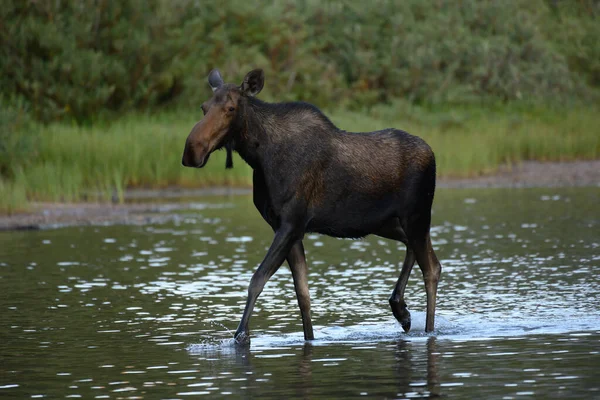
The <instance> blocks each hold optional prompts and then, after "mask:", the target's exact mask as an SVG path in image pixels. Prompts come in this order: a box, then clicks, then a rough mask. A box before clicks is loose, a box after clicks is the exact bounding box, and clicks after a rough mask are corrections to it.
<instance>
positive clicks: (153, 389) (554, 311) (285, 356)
mask: <svg viewBox="0 0 600 400" xmlns="http://www.w3.org/2000/svg"><path fill="white" fill-rule="evenodd" d="M433 221H434V227H433V229H432V239H433V242H434V247H435V249H436V252H437V254H438V257H439V259H440V260H441V262H442V265H443V271H442V280H441V282H440V287H439V297H438V313H437V316H438V317H437V324H436V330H435V332H434V333H433V334H429V335H426V334H424V333H423V330H424V324H425V321H424V310H425V293H424V288H423V284H422V281H421V273H420V271H419V269H418V267H416V266H415V269H414V271H413V274H412V276H411V279H410V281H409V284H408V288H407V292H406V298H407V302H408V306H409V309H410V310H411V312H412V315H413V324H412V331H411V332H410V333H409V334H404V333H403V332H402V330H401V328H400V326H399V324H398V323H397V322H396V321H395V320H394V318H393V316H392V314H391V311H390V310H389V306H388V304H387V299H388V297H389V295H390V293H391V291H392V288H393V286H394V284H395V282H396V279H397V278H398V274H399V270H400V264H401V261H402V259H403V257H404V246H403V245H402V244H400V243H395V242H392V241H389V240H384V239H380V238H377V237H369V238H367V239H365V240H360V241H351V240H340V239H332V238H328V237H324V236H320V235H307V236H306V238H305V247H306V251H307V257H308V260H309V264H310V277H309V285H310V291H311V297H312V299H313V302H312V310H313V323H314V325H315V337H316V340H315V341H314V342H311V343H305V342H304V340H303V336H302V324H301V321H300V315H299V311H298V308H297V304H296V299H295V295H294V292H293V283H292V279H291V274H290V272H289V270H288V269H287V267H285V266H284V267H282V268H281V269H280V270H279V271H278V273H277V274H276V275H275V276H274V277H273V278H272V279H271V281H269V283H268V284H267V286H266V288H265V290H264V292H263V293H262V294H261V296H260V298H259V300H258V304H257V307H256V309H255V313H254V316H253V318H252V320H251V329H252V332H251V334H252V344H251V346H250V348H249V349H248V348H236V347H235V346H234V345H233V343H232V340H231V336H232V331H233V330H235V328H236V327H237V323H238V321H239V318H240V317H241V313H242V311H243V307H244V304H245V296H246V289H247V285H248V282H249V280H250V277H251V276H252V272H253V270H254V269H255V268H256V266H257V265H258V264H259V263H260V261H261V259H262V257H263V256H264V254H265V252H266V249H267V248H268V246H269V244H270V241H271V239H272V232H271V230H270V228H268V226H267V225H266V224H265V223H264V222H263V221H262V220H261V219H260V216H259V215H258V213H257V212H256V210H255V209H254V207H253V205H252V201H251V197H250V196H232V197H207V198H204V199H198V200H197V202H196V203H195V204H193V205H192V207H191V208H190V209H189V210H182V211H181V212H180V214H178V217H177V218H175V220H174V221H172V222H169V223H165V224H155V225H145V226H126V225H118V226H91V227H90V226H86V227H70V228H61V229H54V230H45V231H38V232H0V310H1V311H0V321H1V325H0V357H1V363H0V396H2V397H3V398H37V397H47V398H77V397H81V398H113V399H117V398H121V399H136V398H169V399H172V398H189V397H190V396H200V395H207V396H209V397H211V398H212V397H228V396H235V397H244V398H245V397H249V398H289V397H300V398H327V399H329V398H336V397H338V398H354V397H361V396H366V397H370V398H419V397H420V398H423V397H436V396H444V397H448V398H474V397H476V398H507V399H508V398H523V397H527V396H529V397H533V398H582V399H589V398H600V372H598V366H600V354H599V353H600V345H599V343H600V342H599V340H600V286H599V283H600V189H598V188H578V189H554V188H553V189H518V190H517V189H490V190H486V189H476V190H467V189H464V190H452V189H446V190H439V191H438V193H437V196H436V200H435V203H434V216H433Z"/></svg>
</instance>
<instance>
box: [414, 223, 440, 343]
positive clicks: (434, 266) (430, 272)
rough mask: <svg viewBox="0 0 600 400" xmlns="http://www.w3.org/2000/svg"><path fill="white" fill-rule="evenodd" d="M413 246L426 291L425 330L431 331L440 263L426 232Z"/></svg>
mask: <svg viewBox="0 0 600 400" xmlns="http://www.w3.org/2000/svg"><path fill="white" fill-rule="evenodd" d="M413 248H414V251H415V255H416V258H417V262H418V263H419V267H420V268H421V272H423V281H424V282H425V291H426V293H427V318H426V322H425V332H431V331H433V327H434V322H435V303H436V296H437V287H438V282H439V280H440V275H441V273H442V265H441V264H440V262H439V261H438V259H437V257H436V255H435V253H434V251H433V247H432V246H431V238H430V236H429V233H427V235H426V236H425V238H424V239H422V240H418V241H415V243H414V245H413Z"/></svg>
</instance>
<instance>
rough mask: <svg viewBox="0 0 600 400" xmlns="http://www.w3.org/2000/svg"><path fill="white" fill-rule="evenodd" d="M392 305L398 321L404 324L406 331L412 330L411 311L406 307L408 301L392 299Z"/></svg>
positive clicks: (403, 327)
mask: <svg viewBox="0 0 600 400" xmlns="http://www.w3.org/2000/svg"><path fill="white" fill-rule="evenodd" d="M390 307H391V308H392V313H393V314H394V317H396V319H397V320H398V322H400V325H402V329H404V332H408V331H410V313H409V312H408V309H407V308H406V303H404V302H400V301H394V300H390Z"/></svg>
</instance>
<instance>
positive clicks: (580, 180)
mask: <svg viewBox="0 0 600 400" xmlns="http://www.w3.org/2000/svg"><path fill="white" fill-rule="evenodd" d="M569 186H595V187H599V188H600V160H596V161H575V162H552V163H540V162H524V163H522V164H521V165H519V166H516V167H513V168H508V167H503V168H501V169H500V171H499V172H498V173H497V174H495V175H490V176H482V177H476V178H468V179H439V181H438V187H440V188H486V187H490V188H500V187H504V188H511V187H513V188H522V187H569ZM250 193H251V189H236V188H210V189H197V190H184V189H179V188H172V189H168V190H137V189H136V190H130V191H128V192H127V193H126V195H125V198H126V201H127V203H125V204H110V203H109V204H102V203H83V204H57V203H37V204H33V207H32V210H31V211H30V212H29V213H23V214H16V215H10V216H0V230H26V229H48V228H56V227H60V226H68V225H104V224H148V223H161V222H167V221H171V220H176V219H178V218H182V215H181V213H182V212H184V210H190V209H192V210H193V209H194V208H197V205H198V201H197V200H196V201H195V202H191V201H187V202H186V201H185V199H191V198H196V199H197V198H199V197H205V196H223V195H240V194H250ZM174 199H177V201H175V200H174ZM182 199H183V200H182Z"/></svg>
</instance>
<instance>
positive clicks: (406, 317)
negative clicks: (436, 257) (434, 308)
mask: <svg viewBox="0 0 600 400" xmlns="http://www.w3.org/2000/svg"><path fill="white" fill-rule="evenodd" d="M375 233H376V234H377V235H379V236H381V237H384V238H386V239H392V240H397V241H399V242H402V243H404V244H405V245H406V256H405V257H404V262H403V263H402V271H401V272H400V277H399V278H398V281H397V282H396V286H395V287H394V290H393V291H392V295H391V296H390V300H389V302H390V307H391V309H392V313H393V314H394V317H396V319H397V320H398V322H400V325H402V329H404V331H405V332H408V331H409V330H410V312H408V309H407V307H406V303H405V301H404V290H405V289H406V284H407V283H408V277H409V276H410V272H411V271H412V268H413V266H414V265H415V253H414V252H413V250H412V249H411V248H410V246H409V245H408V238H407V237H406V233H405V232H404V229H402V225H401V224H400V219H399V218H393V219H391V220H389V221H388V222H387V223H386V224H385V225H384V226H382V227H381V228H380V229H379V230H378V231H377V232H375Z"/></svg>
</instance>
